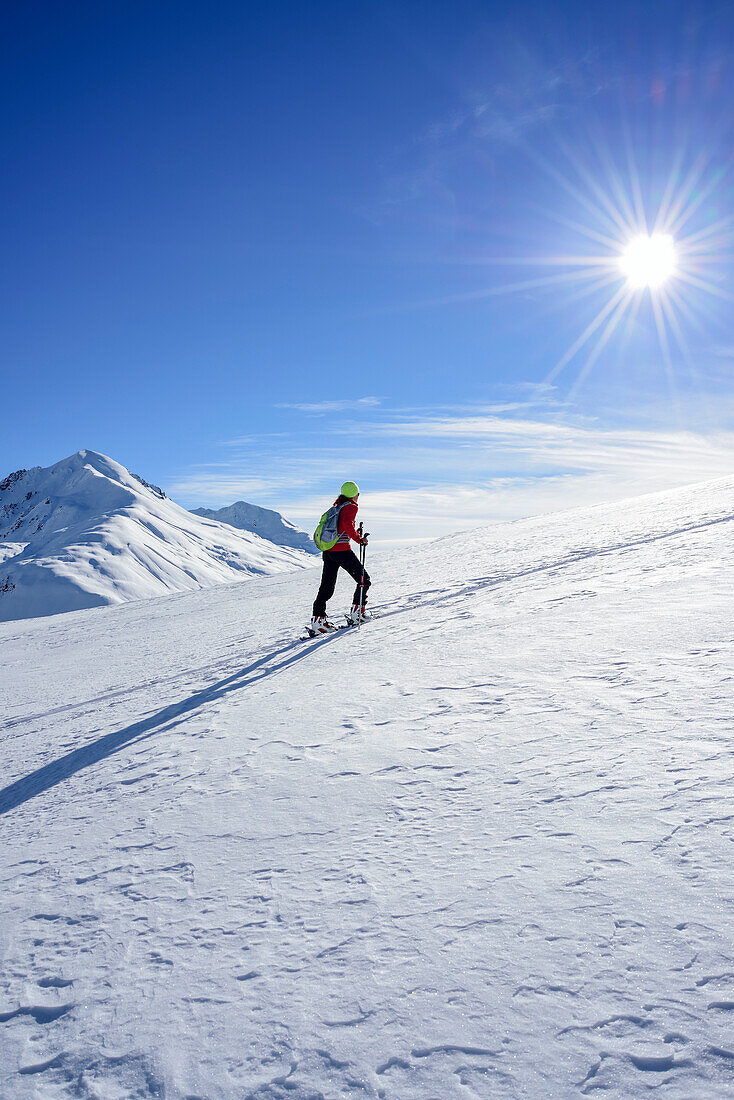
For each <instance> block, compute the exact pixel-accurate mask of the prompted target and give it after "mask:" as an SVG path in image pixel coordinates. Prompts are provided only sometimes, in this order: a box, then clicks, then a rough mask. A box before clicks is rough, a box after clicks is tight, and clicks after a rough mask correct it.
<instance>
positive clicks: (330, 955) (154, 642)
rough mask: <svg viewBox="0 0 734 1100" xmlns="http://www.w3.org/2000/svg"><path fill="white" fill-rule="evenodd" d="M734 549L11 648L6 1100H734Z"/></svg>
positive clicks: (527, 524) (244, 611)
mask: <svg viewBox="0 0 734 1100" xmlns="http://www.w3.org/2000/svg"><path fill="white" fill-rule="evenodd" d="M733 518H734V480H732V479H729V480H724V481H719V482H715V483H710V484H707V485H704V486H698V487H694V488H688V489H685V490H680V491H677V492H673V493H666V494H662V495H659V496H655V497H648V498H642V499H640V500H636V501H632V502H626V503H625V504H622V505H613V506H604V507H598V508H594V509H587V510H585V511H583V512H578V513H574V512H570V513H565V514H563V515H559V516H551V517H544V518H536V519H532V520H527V521H522V522H518V523H512V524H508V525H502V526H500V527H496V528H493V529H489V530H484V531H479V532H474V533H472V534H470V535H467V536H463V537H461V538H458V539H452V540H442V541H440V542H437V543H433V544H429V545H424V546H422V547H420V548H417V549H411V550H410V551H404V552H401V553H392V554H391V555H389V556H386V555H385V556H383V555H374V554H370V555H369V556H368V568H370V569H371V572H372V575H373V580H374V585H373V592H374V593H375V596H376V599H377V600H378V601H379V602H380V603H381V604H382V609H383V613H382V616H381V617H380V618H378V619H376V620H375V621H374V622H372V623H370V624H368V625H366V626H364V627H362V628H361V629H360V630H357V629H352V630H345V631H340V632H339V633H338V634H336V635H333V636H331V637H327V638H324V639H318V640H315V641H306V642H300V641H297V640H296V636H297V633H298V631H297V623H298V622H299V620H300V621H303V620H305V619H306V617H307V615H308V614H309V604H310V601H311V599H312V597H313V591H314V587H315V584H316V581H317V574H316V573H314V572H310V573H309V572H297V573H294V574H291V575H288V576H279V577H266V578H261V579H257V580H254V581H253V580H250V581H248V582H246V583H243V584H234V585H229V586H227V587H221V588H213V589H210V590H208V591H206V592H190V593H181V594H177V595H173V596H166V597H163V598H160V599H156V600H149V601H146V602H137V603H129V604H127V605H124V606H121V607H107V608H102V609H99V610H96V611H92V612H78V613H74V614H71V615H65V616H60V617H55V618H49V619H36V620H31V621H27V622H23V623H6V624H3V625H0V647H1V648H2V653H3V659H4V670H3V691H2V707H3V711H4V719H5V725H4V729H5V734H4V739H3V741H2V743H1V744H2V748H1V749H0V752H1V753H2V774H3V776H4V782H3V786H2V789H1V790H0V819H1V820H2V825H3V845H2V849H1V851H0V885H1V887H2V895H1V896H2V903H1V904H2V911H3V916H2V919H1V920H0V937H1V942H2V951H3V966H2V972H1V975H2V976H1V977H0V1065H1V1066H2V1067H3V1070H4V1074H5V1077H4V1081H3V1088H2V1089H1V1090H0V1092H1V1093H2V1095H3V1097H11V1098H16V1097H20V1098H27V1097H28V1098H30V1097H44V1098H57V1097H90V1098H91V1097H95V1098H96V1097H103V1098H112V1097H120V1098H121V1097H125V1098H127V1097H148V1096H166V1097H176V1098H178V1097H180V1098H184V1097H187V1098H189V1100H191V1098H193V1097H199V1098H203V1097H206V1098H222V1100H223V1098H231V1097H237V1098H249V1100H285V1098H289V1100H319V1098H327V1100H337V1098H342V1097H348V1098H360V1100H363V1098H377V1097H382V1098H385V1100H412V1098H421V1100H453V1098H456V1100H459V1098H461V1100H466V1098H473V1097H479V1098H482V1100H485V1098H487V1100H488V1098H495V1097H513V1098H515V1097H516V1098H533V1100H535V1098H546V1097H549V1098H551V1097H552V1098H558V1097H573V1096H586V1095H600V1096H605V1097H609V1098H610V1100H611V1098H614V1100H622V1098H624V1100H629V1098H630V1097H635V1098H638V1097H643V1096H647V1095H648V1094H650V1093H655V1094H659V1095H661V1096H664V1097H665V1098H666V1100H698V1098H701V1100H703V1098H706V1100H711V1098H712V1097H717V1098H718V1097H725V1096H734V1030H733V1028H734V902H733V899H734V860H733V859H732V855H733V850H732V839H733V838H734V807H732V724H733V723H732V709H733V708H732V684H733V682H734V681H733V679H732V676H733V671H734V643H733V641H732V620H733V618H734V585H733V582H732V567H733V566H734V550H733V548H732V547H733V542H732V519H733ZM349 596H350V585H349V583H347V582H346V581H341V582H340V586H339V589H338V591H337V598H335V601H334V603H333V604H332V610H333V611H336V610H337V606H338V603H339V601H341V603H342V604H343V605H344V607H346V606H347V604H348V601H349Z"/></svg>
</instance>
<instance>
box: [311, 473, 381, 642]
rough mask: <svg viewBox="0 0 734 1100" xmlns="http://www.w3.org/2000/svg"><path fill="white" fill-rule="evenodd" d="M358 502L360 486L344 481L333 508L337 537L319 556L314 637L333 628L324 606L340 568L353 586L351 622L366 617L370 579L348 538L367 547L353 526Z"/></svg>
mask: <svg viewBox="0 0 734 1100" xmlns="http://www.w3.org/2000/svg"><path fill="white" fill-rule="evenodd" d="M358 499H359V486H358V485H355V484H354V482H353V481H345V482H344V484H343V485H342V488H341V493H340V494H339V496H338V497H337V498H336V500H335V501H334V507H335V508H338V509H339V519H338V523H337V535H338V537H337V540H336V542H335V543H334V545H333V546H332V547H331V548H330V549H329V550H324V552H323V554H322V557H323V560H324V571H323V573H322V574H321V586H320V587H319V591H318V595H317V596H316V599H315V600H314V605H313V618H312V619H311V630H312V631H313V632H314V633H317V634H326V633H327V632H328V631H329V630H335V629H336V627H335V626H334V623H330V622H329V620H328V619H327V617H326V604H327V601H328V600H330V599H331V597H332V596H333V595H334V589H335V588H336V578H337V574H338V573H339V567H340V566H341V568H342V569H346V571H347V573H349V575H350V577H352V578H353V579H354V581H355V584H356V588H355V589H354V598H353V600H352V610H351V612H350V614H349V616H348V619H349V621H350V623H352V624H355V623H360V622H365V620H366V619H367V618H369V615H368V612H367V610H366V608H365V604H366V603H367V590H368V589H369V586H370V576H369V573H367V571H366V570H365V568H364V566H363V565H362V563H361V562H360V560H359V558H358V557H357V555H356V554H355V553H354V550H352V548H351V546H350V545H349V540H350V539H352V540H353V541H354V542H356V543H357V544H358V545H360V546H366V545H367V536H366V535H364V536H362V537H361V538H360V535H359V532H358V531H357V528H356V527H355V525H354V521H355V519H356V518H357V500H358Z"/></svg>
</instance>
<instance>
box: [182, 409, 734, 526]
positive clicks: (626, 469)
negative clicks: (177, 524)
mask: <svg viewBox="0 0 734 1100" xmlns="http://www.w3.org/2000/svg"><path fill="white" fill-rule="evenodd" d="M528 397H529V400H528V401H527V402H521V401H520V402H508V403H506V406H507V407H505V406H504V405H502V404H499V403H498V405H496V406H491V405H482V406H471V405H463V406H462V405H457V406H454V407H452V408H450V409H447V408H444V409H435V408H428V409H419V408H415V409H394V410H385V411H384V413H381V412H380V413H378V412H377V411H376V410H375V409H374V408H373V409H372V410H370V408H369V407H366V408H365V407H361V408H362V412H363V413H364V414H365V415H363V416H362V417H361V418H357V417H354V418H352V419H350V421H349V423H346V424H345V422H344V420H343V418H339V419H338V420H334V421H333V422H332V421H330V420H327V422H326V425H324V422H323V421H321V420H320V421H319V428H318V445H317V446H315V445H313V442H312V440H311V437H310V434H308V432H307V434H306V436H304V435H303V434H299V436H298V438H297V439H293V440H292V441H291V442H290V443H289V442H288V441H287V439H286V440H279V442H278V446H277V447H276V448H273V447H272V446H270V447H267V448H265V447H262V446H258V445H257V444H256V443H253V444H252V445H245V446H243V447H242V448H239V449H237V448H232V449H231V451H230V453H229V455H228V458H227V460H226V461H225V462H217V463H216V464H210V465H207V466H199V467H196V468H193V469H191V470H188V471H186V472H185V473H183V474H182V475H181V476H179V477H178V478H176V479H174V480H173V483H172V484H169V485H168V489H169V491H170V493H171V495H172V496H173V497H174V499H176V498H178V499H181V500H182V502H183V503H185V504H188V505H189V506H192V505H194V504H225V503H231V502H232V501H234V500H236V499H242V498H244V499H246V500H247V499H249V500H252V501H253V503H259V504H263V505H266V506H268V507H274V508H277V509H278V510H279V511H282V512H285V514H286V515H288V516H290V518H292V519H293V520H295V521H296V522H299V523H300V524H301V525H302V526H304V527H306V528H308V529H310V528H311V527H312V526H313V524H314V522H315V519H316V518H317V517H318V516H319V515H320V514H321V512H322V511H323V509H324V506H325V502H326V503H328V501H329V499H331V498H332V497H333V495H334V492H335V488H336V487H338V484H339V483H340V482H341V481H342V480H343V479H344V478H345V477H351V478H355V479H356V480H357V482H358V483H359V484H360V485H361V487H362V489H363V495H362V510H363V511H364V513H365V519H366V520H367V521H368V524H369V526H370V529H371V530H372V532H373V534H374V535H375V541H376V542H380V541H384V542H386V543H390V542H408V541H412V540H415V539H423V538H430V537H437V536H439V535H442V534H446V533H449V532H451V531H453V530H457V529H461V530H463V529H467V528H470V527H474V526H479V525H482V524H489V523H492V522H496V521H499V520H508V519H518V518H521V517H524V516H529V515H536V514H539V513H544V512H550V511H555V510H559V509H567V508H573V507H576V506H581V505H585V504H593V503H599V502H602V501H608V500H618V499H621V498H623V497H627V496H635V495H639V494H641V493H646V492H654V491H657V490H663V489H667V488H674V487H677V486H680V485H685V484H690V483H692V482H696V481H705V480H708V479H711V478H716V477H721V476H725V475H734V431H732V430H716V431H714V430H709V431H690V430H688V431H685V430H680V431H670V430H662V429H657V428H655V427H651V426H649V425H644V424H643V425H642V426H640V427H629V425H625V426H624V427H621V428H616V427H609V426H602V425H600V424H597V423H594V422H593V421H591V420H588V419H584V418H582V417H581V416H580V415H575V416H574V415H572V412H571V410H565V411H564V410H561V411H560V412H559V409H558V407H557V406H555V405H553V404H552V401H553V395H552V393H548V392H545V393H544V392H543V391H536V390H530V391H528ZM546 398H547V399H548V401H549V404H548V405H547V406H544V405H543V402H544V400H545V399H546ZM560 417H563V419H560ZM313 430H314V431H315V430H316V429H313Z"/></svg>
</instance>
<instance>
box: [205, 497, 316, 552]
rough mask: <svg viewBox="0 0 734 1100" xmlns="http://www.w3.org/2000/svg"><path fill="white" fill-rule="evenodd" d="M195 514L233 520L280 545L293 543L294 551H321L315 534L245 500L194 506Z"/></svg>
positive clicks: (218, 519)
mask: <svg viewBox="0 0 734 1100" xmlns="http://www.w3.org/2000/svg"><path fill="white" fill-rule="evenodd" d="M193 514H194V515H195V516H204V517H205V519H215V520H217V521H218V522H219V523H229V524H230V525H231V526H232V527H237V528H239V530H241V531H252V532H253V533H254V534H256V535H259V536H260V538H263V539H268V541H269V542H274V543H275V544H276V545H277V546H290V547H292V548H293V549H294V550H305V551H306V552H307V553H308V554H318V552H319V551H318V550H317V549H316V545H315V543H314V541H313V539H312V538H311V536H310V535H307V534H306V532H305V531H302V530H301V529H300V527H296V525H295V523H291V521H290V520H289V519H286V518H285V516H282V515H281V514H280V512H274V511H272V509H270V508H260V507H259V506H258V505H257V504H248V503H247V501H245V500H237V501H235V503H234V504H229V505H228V506H227V507H226V508H217V509H213V508H194V509H193Z"/></svg>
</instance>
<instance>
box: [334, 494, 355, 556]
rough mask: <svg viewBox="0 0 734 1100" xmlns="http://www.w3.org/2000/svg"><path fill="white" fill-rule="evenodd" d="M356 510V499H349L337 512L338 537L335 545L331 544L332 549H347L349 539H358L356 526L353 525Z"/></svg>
mask: <svg viewBox="0 0 734 1100" xmlns="http://www.w3.org/2000/svg"><path fill="white" fill-rule="evenodd" d="M357 511H358V508H357V502H356V500H350V501H349V502H348V503H347V504H345V505H344V507H343V508H342V510H341V512H340V513H339V526H338V528H337V530H338V532H339V538H338V539H337V542H336V545H335V546H332V548H331V549H332V550H348V549H349V540H350V539H354V541H355V542H359V541H360V539H359V534H358V532H357V528H356V527H355V526H354V521H355V519H356V518H357Z"/></svg>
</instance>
